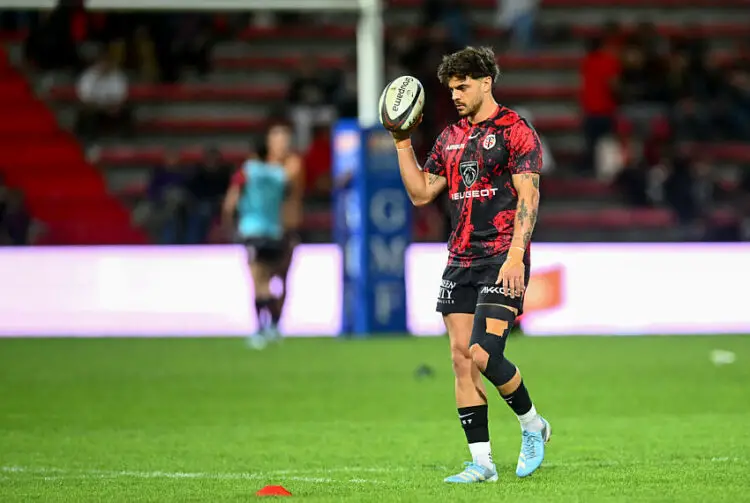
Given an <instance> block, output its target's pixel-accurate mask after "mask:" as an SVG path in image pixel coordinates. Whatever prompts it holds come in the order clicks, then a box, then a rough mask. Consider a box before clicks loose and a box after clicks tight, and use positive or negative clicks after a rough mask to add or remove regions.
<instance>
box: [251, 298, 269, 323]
mask: <svg viewBox="0 0 750 503" xmlns="http://www.w3.org/2000/svg"><path fill="white" fill-rule="evenodd" d="M272 302H273V299H265V298H260V299H255V312H256V313H257V315H258V328H259V329H261V330H263V329H264V328H267V327H268V319H269V317H270V314H269V312H268V311H269V307H270V306H271V303H272Z"/></svg>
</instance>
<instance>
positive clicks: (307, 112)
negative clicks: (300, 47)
mask: <svg viewBox="0 0 750 503" xmlns="http://www.w3.org/2000/svg"><path fill="white" fill-rule="evenodd" d="M331 91H332V89H331V87H330V85H329V82H327V81H326V80H325V79H324V78H323V77H322V75H321V72H320V70H319V69H318V67H317V65H316V59H315V58H314V57H310V56H307V57H303V58H302V60H301V62H300V65H299V68H298V71H297V74H296V75H295V76H294V77H293V79H292V81H291V83H290V85H289V90H288V92H287V100H286V101H287V103H288V104H289V105H290V110H289V112H290V117H291V119H292V122H293V123H294V136H295V140H296V145H295V147H296V148H297V149H298V150H299V151H301V152H304V151H305V150H307V147H308V146H309V145H310V142H311V141H312V130H313V128H314V127H315V126H316V125H320V124H325V125H330V124H332V123H333V121H334V119H335V117H336V109H335V107H334V106H332V105H331V103H333V101H334V100H333V99H332V97H331Z"/></svg>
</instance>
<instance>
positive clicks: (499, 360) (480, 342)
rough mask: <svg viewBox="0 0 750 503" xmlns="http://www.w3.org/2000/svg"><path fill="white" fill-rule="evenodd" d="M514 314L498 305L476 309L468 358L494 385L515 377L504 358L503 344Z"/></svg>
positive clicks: (510, 364)
mask: <svg viewBox="0 0 750 503" xmlns="http://www.w3.org/2000/svg"><path fill="white" fill-rule="evenodd" d="M514 320H515V313H514V312H513V311H511V310H509V309H507V308H505V307H503V306H501V305H497V304H483V305H480V306H478V307H477V313H476V317H475V321H474V330H473V331H472V336H471V355H472V358H473V360H474V362H475V364H476V365H477V367H479V369H480V370H481V371H482V374H484V376H485V377H486V378H487V379H488V380H489V381H490V382H491V383H492V384H494V385H495V386H501V385H503V384H505V383H506V382H508V381H509V380H510V379H512V377H513V375H515V372H516V368H515V366H514V365H513V364H512V363H510V362H508V360H507V359H506V358H505V342H506V338H507V336H508V333H509V332H510V330H511V328H512V327H513V321H514Z"/></svg>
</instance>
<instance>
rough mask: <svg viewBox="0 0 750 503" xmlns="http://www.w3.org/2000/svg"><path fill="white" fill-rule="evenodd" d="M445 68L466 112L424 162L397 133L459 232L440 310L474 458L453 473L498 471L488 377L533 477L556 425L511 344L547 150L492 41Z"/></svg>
mask: <svg viewBox="0 0 750 503" xmlns="http://www.w3.org/2000/svg"><path fill="white" fill-rule="evenodd" d="M437 73H438V78H439V79H440V81H441V83H443V84H444V85H446V86H447V87H448V88H449V89H450V93H451V97H452V99H453V102H454V104H455V106H456V110H457V111H458V114H459V116H460V120H459V121H458V122H456V123H454V124H451V125H449V126H448V127H446V128H445V129H444V130H443V132H442V133H441V134H440V136H439V137H438V138H437V140H436V141H435V144H434V146H433V148H432V151H431V152H430V154H429V157H428V159H427V161H426V162H425V164H424V166H420V165H419V163H418V161H417V158H416V156H415V154H414V150H413V149H412V145H411V139H410V137H411V132H412V131H407V132H398V131H394V132H392V133H391V134H392V135H393V139H394V142H395V145H396V149H397V150H398V161H399V167H400V170H401V177H402V178H403V182H404V186H405V188H406V191H407V192H408V194H409V197H410V198H411V200H412V202H413V203H414V204H415V205H417V206H420V205H425V204H428V203H430V202H431V201H433V200H434V199H435V198H436V197H437V196H438V195H439V194H440V193H441V192H442V191H443V190H445V189H447V190H448V198H449V206H450V217H451V227H452V233H451V235H450V238H449V241H448V249H449V258H448V264H447V266H446V268H445V271H444V272H443V276H442V283H441V286H440V291H439V293H438V298H437V311H438V312H440V313H441V314H442V315H443V320H444V321H445V326H446V328H447V330H448V335H449V338H450V348H451V357H452V361H453V372H454V374H455V393H456V405H457V408H458V417H459V420H460V422H461V426H462V427H463V429H464V432H465V434H466V440H467V441H468V444H469V450H470V452H471V456H472V460H471V461H469V462H466V463H465V466H464V470H463V471H461V472H460V473H458V474H456V475H452V476H449V477H447V478H446V479H445V481H446V482H449V483H478V482H487V481H490V482H494V481H496V480H497V479H498V473H497V468H496V466H495V464H494V462H493V461H492V452H491V448H490V441H489V440H490V437H489V430H488V426H487V424H488V418H487V393H486V391H485V386H484V382H483V380H482V375H483V376H484V377H485V378H486V379H487V380H488V381H489V382H490V383H491V384H492V385H493V386H494V387H495V388H497V390H498V391H499V393H500V395H501V396H502V397H503V398H504V399H505V402H506V403H507V404H508V406H509V407H510V408H511V409H512V410H513V412H514V413H515V414H516V416H517V417H518V420H519V422H520V425H521V433H522V435H521V437H522V441H521V452H520V454H519V456H518V463H517V465H516V475H518V476H519V477H525V476H527V475H530V474H531V473H533V472H534V471H535V470H536V469H537V468H538V467H539V466H540V465H541V463H542V460H543V459H544V450H545V443H546V442H547V441H548V440H549V438H550V433H551V429H550V425H549V423H548V422H547V421H546V420H545V419H544V418H542V416H540V415H539V413H537V410H536V408H535V407H534V404H533V403H532V401H531V398H530V397H529V392H528V390H527V388H526V384H525V383H524V380H523V379H522V377H521V372H520V371H519V369H518V368H517V367H516V366H515V365H514V364H513V363H511V362H510V361H509V360H508V359H507V358H506V357H505V344H506V341H507V337H508V333H509V332H510V330H511V328H512V327H513V323H514V321H515V319H516V317H517V316H519V315H520V314H521V313H522V311H523V298H524V292H525V288H526V285H527V283H528V280H529V268H530V256H529V251H530V247H529V245H530V241H531V235H532V233H533V231H534V225H535V223H536V218H537V212H538V208H539V176H540V175H539V174H540V172H541V169H542V148H541V145H540V141H539V137H538V136H537V134H536V132H535V131H534V129H533V128H532V127H531V126H530V125H529V123H528V122H527V121H526V120H525V119H524V118H523V117H521V116H519V115H518V114H517V113H516V112H514V111H513V110H511V109H509V108H507V107H504V106H502V105H498V103H497V102H496V101H495V99H494V97H493V95H492V88H493V86H494V84H495V83H496V82H497V79H498V77H499V73H500V72H499V69H498V66H497V63H496V61H495V54H494V53H493V51H492V49H490V48H486V47H482V48H474V47H466V48H465V49H463V50H460V51H458V52H455V53H453V54H450V55H446V56H444V57H443V61H442V63H441V64H440V67H439V68H438V72H437ZM419 122H420V121H417V125H418V124H419Z"/></svg>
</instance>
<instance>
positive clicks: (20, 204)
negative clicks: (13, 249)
mask: <svg viewBox="0 0 750 503" xmlns="http://www.w3.org/2000/svg"><path fill="white" fill-rule="evenodd" d="M2 191H3V189H2V188H0V192H2ZM0 197H2V196H0ZM4 199H5V204H4V209H0V211H2V215H0V218H1V219H0V244H5V245H10V246H26V245H29V244H31V240H32V239H31V237H32V231H33V229H32V224H33V220H32V218H31V215H30V214H29V212H28V210H27V208H26V203H25V200H24V196H23V193H22V192H21V191H19V190H12V189H11V190H7V192H6V197H5V198H4ZM2 204H3V203H2V201H1V200H0V205H2Z"/></svg>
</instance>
